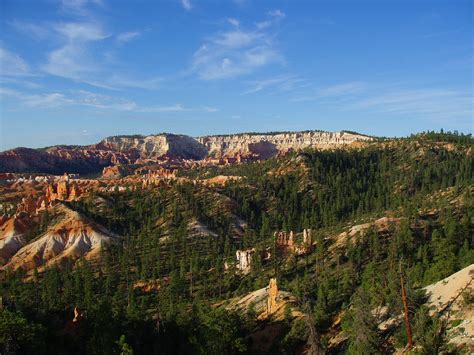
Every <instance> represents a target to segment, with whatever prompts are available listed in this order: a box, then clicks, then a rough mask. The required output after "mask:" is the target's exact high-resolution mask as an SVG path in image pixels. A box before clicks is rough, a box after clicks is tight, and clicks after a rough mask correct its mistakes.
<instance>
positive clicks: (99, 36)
mask: <svg viewBox="0 0 474 355" xmlns="http://www.w3.org/2000/svg"><path fill="white" fill-rule="evenodd" d="M55 30H56V32H57V33H59V34H60V35H61V37H62V38H63V41H64V45H63V46H61V47H60V48H58V49H56V50H54V51H52V52H51V53H49V55H48V61H47V63H46V64H45V65H43V66H42V69H43V71H45V72H46V73H48V74H51V75H55V76H60V77H64V78H68V79H73V80H77V81H84V80H87V79H85V78H88V77H90V76H91V75H93V74H97V73H98V72H99V71H100V68H99V66H98V61H97V60H96V59H95V58H93V55H92V54H91V53H90V52H89V50H88V46H89V45H90V43H93V42H99V41H101V40H103V39H105V38H107V37H108V36H107V35H106V34H105V32H104V31H103V30H102V28H101V26H100V25H99V24H96V23H86V22H84V23H65V24H59V25H57V27H56V28H55Z"/></svg>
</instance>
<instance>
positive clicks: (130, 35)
mask: <svg viewBox="0 0 474 355" xmlns="http://www.w3.org/2000/svg"><path fill="white" fill-rule="evenodd" d="M139 36H140V32H138V31H130V32H122V33H119V34H118V35H117V42H119V43H126V42H130V41H131V40H133V39H135V38H137V37H139Z"/></svg>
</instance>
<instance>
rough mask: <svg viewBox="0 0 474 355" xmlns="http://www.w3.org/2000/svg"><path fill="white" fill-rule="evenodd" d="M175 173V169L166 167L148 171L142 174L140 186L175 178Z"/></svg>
mask: <svg viewBox="0 0 474 355" xmlns="http://www.w3.org/2000/svg"><path fill="white" fill-rule="evenodd" d="M177 173H178V170H177V169H166V168H160V169H158V170H155V171H149V172H148V173H147V174H145V175H144V176H143V179H142V187H143V188H147V187H149V186H155V185H160V184H161V183H162V182H163V181H169V180H173V179H175V178H176V176H177Z"/></svg>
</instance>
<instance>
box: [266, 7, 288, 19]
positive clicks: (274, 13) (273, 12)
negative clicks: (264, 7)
mask: <svg viewBox="0 0 474 355" xmlns="http://www.w3.org/2000/svg"><path fill="white" fill-rule="evenodd" d="M268 15H270V16H272V17H276V18H285V17H286V14H285V13H284V12H283V11H281V10H280V9H275V10H271V11H269V12H268Z"/></svg>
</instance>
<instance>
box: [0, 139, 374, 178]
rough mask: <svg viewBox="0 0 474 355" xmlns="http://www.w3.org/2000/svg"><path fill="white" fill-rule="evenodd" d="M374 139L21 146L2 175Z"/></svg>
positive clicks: (236, 157) (219, 159)
mask: <svg viewBox="0 0 474 355" xmlns="http://www.w3.org/2000/svg"><path fill="white" fill-rule="evenodd" d="M371 140H372V138H371V137H367V136H364V135H359V134H354V133H349V132H321V131H308V132H290V133H278V134H234V135H221V136H205V137H199V138H193V137H189V136H185V135H176V134H159V135H150V136H115V137H109V138H106V139H104V140H102V141H101V142H99V143H97V144H94V145H90V146H83V147H77V146H55V147H51V148H47V149H42V150H38V149H29V148H16V149H11V150H8V151H5V152H0V173H2V172H5V173H6V172H33V171H36V172H37V171H41V172H44V173H51V174H62V173H64V172H65V171H68V172H74V173H91V172H100V171H101V170H102V169H103V168H104V167H108V166H111V165H119V164H121V165H127V164H134V163H138V162H145V161H147V160H154V161H166V160H167V159H182V160H203V161H204V159H209V162H211V163H212V164H230V163H239V162H242V161H248V160H255V159H266V158H269V157H272V156H276V155H281V154H286V153H288V152H291V151H298V150H302V149H305V148H319V149H325V148H331V147H336V146H342V145H351V144H353V143H356V142H357V143H361V142H368V141H371Z"/></svg>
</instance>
